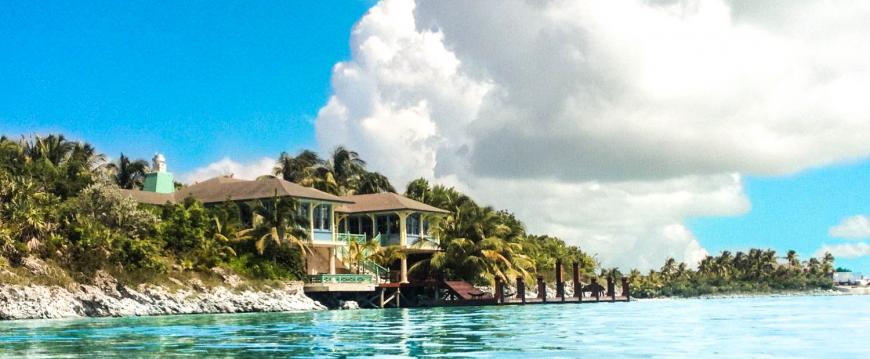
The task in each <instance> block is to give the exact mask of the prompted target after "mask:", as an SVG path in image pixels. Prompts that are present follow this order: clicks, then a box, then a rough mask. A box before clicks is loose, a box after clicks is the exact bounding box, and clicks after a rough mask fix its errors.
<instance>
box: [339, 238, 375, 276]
mask: <svg viewBox="0 0 870 359" xmlns="http://www.w3.org/2000/svg"><path fill="white" fill-rule="evenodd" d="M380 251H381V242H380V241H378V240H376V239H374V238H369V239H367V240H365V241H350V243H348V246H347V259H348V262H349V263H348V264H350V266H351V267H352V268H356V272H357V274H359V273H361V272H362V263H363V262H364V261H366V260H368V259H369V258H370V257H371V256H372V255H374V254H375V253H378V252H380Z"/></svg>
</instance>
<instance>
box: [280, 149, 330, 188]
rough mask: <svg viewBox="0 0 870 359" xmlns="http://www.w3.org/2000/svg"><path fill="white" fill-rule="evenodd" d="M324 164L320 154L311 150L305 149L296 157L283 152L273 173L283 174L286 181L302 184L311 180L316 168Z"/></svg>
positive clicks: (282, 176)
mask: <svg viewBox="0 0 870 359" xmlns="http://www.w3.org/2000/svg"><path fill="white" fill-rule="evenodd" d="M323 164H324V162H323V160H322V159H320V156H318V155H317V153H314V152H313V151H310V150H303V151H302V152H300V153H299V154H298V155H296V157H293V156H290V155H289V154H288V153H287V152H282V153H281V155H280V156H279V157H278V161H277V163H276V164H275V168H274V169H273V170H272V173H274V174H275V175H276V176H281V178H283V179H284V180H285V181H290V182H293V183H300V184H301V183H303V182H306V181H311V176H312V175H313V174H314V173H315V171H314V169H315V168H317V167H319V166H322V165H323Z"/></svg>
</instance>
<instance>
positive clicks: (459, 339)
mask: <svg viewBox="0 0 870 359" xmlns="http://www.w3.org/2000/svg"><path fill="white" fill-rule="evenodd" d="M0 355H2V356H8V357H75V356H83V357H84V356H87V357H92V358H102V357H107V356H126V357H131V358H132V357H142V356H169V355H187V356H194V357H221V356H244V357H349V356H372V355H376V356H396V357H408V356H410V357H415V356H471V357H500V358H501V357H536V358H538V357H572V358H574V357H586V358H593V357H598V358H601V357H620V358H625V357H637V358H648V357H776V358H781V357H806V358H870V296H839V297H838V296H832V297H760V298H742V299H688V300H653V301H635V302H631V303H607V304H603V303H602V304H566V305H534V306H524V307H523V306H508V307H476V308H471V307H468V308H437V309H386V310H356V311H327V312H316V313H279V314H275V313H271V314H227V315H188V316H166V317H142V318H107V319H75V320H31V321H11V322H10V321H6V322H0Z"/></svg>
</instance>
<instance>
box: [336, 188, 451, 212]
mask: <svg viewBox="0 0 870 359" xmlns="http://www.w3.org/2000/svg"><path fill="white" fill-rule="evenodd" d="M341 198H343V199H346V200H348V201H351V202H353V203H351V204H345V205H342V206H340V207H338V208H336V209H335V211H336V212H342V213H366V212H385V211H400V210H412V211H419V212H431V213H450V212H448V211H445V210H443V209H441V208H437V207H433V206H430V205H428V204H425V203H423V202H418V201H415V200H413V199H410V198H408V197H405V196H401V195H398V194H395V193H390V192H385V193H375V194H361V195H355V196H343V197H341Z"/></svg>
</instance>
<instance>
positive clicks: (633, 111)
mask: <svg viewBox="0 0 870 359" xmlns="http://www.w3.org/2000/svg"><path fill="white" fill-rule="evenodd" d="M765 4H767V5H761V4H760V3H759V2H756V1H717V0H711V1H668V0H657V1H628V0H613V1H560V0H553V1H519V0H516V1H503V0H499V1H494V0H492V1H483V0H482V1H473V2H469V1H444V0H439V1H422V0H421V1H417V2H416V3H415V2H414V1H410V0H407V1H406V0H384V1H381V2H380V3H378V4H377V5H375V6H374V7H373V8H372V9H371V10H370V11H369V13H368V14H366V15H365V17H363V18H362V19H361V20H360V22H359V23H358V24H357V25H356V27H355V28H354V30H353V33H352V35H351V50H352V59H351V60H349V61H346V62H341V63H339V64H337V65H336V66H335V68H334V70H333V77H332V85H333V91H334V93H333V95H332V96H331V98H330V99H329V102H328V103H327V104H326V105H325V106H324V107H323V108H322V109H321V110H320V112H319V114H318V117H317V119H316V128H317V138H318V141H319V143H320V145H321V146H322V149H323V150H329V149H331V148H333V147H334V146H336V145H339V144H344V145H347V146H349V147H350V148H353V149H355V150H357V151H359V152H360V153H361V155H362V156H363V157H364V158H365V159H366V160H368V161H369V162H370V164H371V166H372V167H373V168H375V169H377V170H379V171H382V172H384V173H385V174H387V175H388V176H390V178H392V179H394V180H396V182H398V183H396V184H398V185H399V186H401V185H403V184H404V183H405V182H406V181H408V180H410V179H412V178H415V177H419V176H423V177H427V178H429V179H432V180H434V181H436V182H441V183H446V184H449V185H455V186H457V187H458V188H460V189H462V190H464V191H467V192H468V193H469V194H471V195H472V196H474V197H475V198H478V199H480V200H481V202H484V203H487V204H492V205H495V206H497V207H502V208H508V209H510V210H512V211H514V212H516V213H517V214H518V215H519V217H520V218H521V219H523V220H524V221H525V222H526V223H528V224H529V227H530V228H529V229H530V231H532V232H537V233H551V234H556V235H559V236H561V237H562V238H563V239H565V240H567V241H568V242H570V243H574V244H579V245H581V246H582V247H583V248H584V249H586V250H588V251H590V252H593V253H598V254H599V258H600V259H602V260H603V262H604V264H605V265H618V266H623V267H635V266H637V267H641V268H649V267H656V266H659V265H660V263H661V262H662V261H663V260H664V259H665V258H666V257H667V256H673V257H676V258H677V259H679V260H686V261H689V262H695V261H697V260H698V259H700V258H702V257H703V255H705V254H706V251H705V250H704V249H703V248H702V247H701V245H700V244H699V243H698V241H697V240H696V239H695V237H694V236H693V235H692V233H691V232H690V231H689V230H688V229H687V228H686V226H685V225H684V224H683V223H684V221H685V220H686V219H687V218H689V217H696V216H724V215H736V214H741V213H744V212H746V211H747V210H748V209H749V207H750V205H749V203H748V200H747V198H746V196H745V194H744V192H743V187H742V183H741V176H740V174H742V173H749V174H757V175H780V174H788V173H793V172H796V171H800V170H803V169H806V168H809V167H814V166H820V165H825V164H829V163H832V162H837V161H844V160H849V159H857V158H863V157H866V156H868V154H870V141H867V138H868V137H870V136H868V135H870V118H868V117H870V101H865V100H864V99H863V91H862V89H866V88H870V45H868V43H867V42H866V41H865V40H864V39H865V38H866V34H867V33H868V32H870V23H868V22H867V21H866V19H867V18H868V17H870V2H866V1H844V2H838V3H837V6H830V4H829V3H825V2H823V1H800V2H777V3H775V4H771V3H765ZM768 5H770V6H768ZM773 5H775V6H773Z"/></svg>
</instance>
